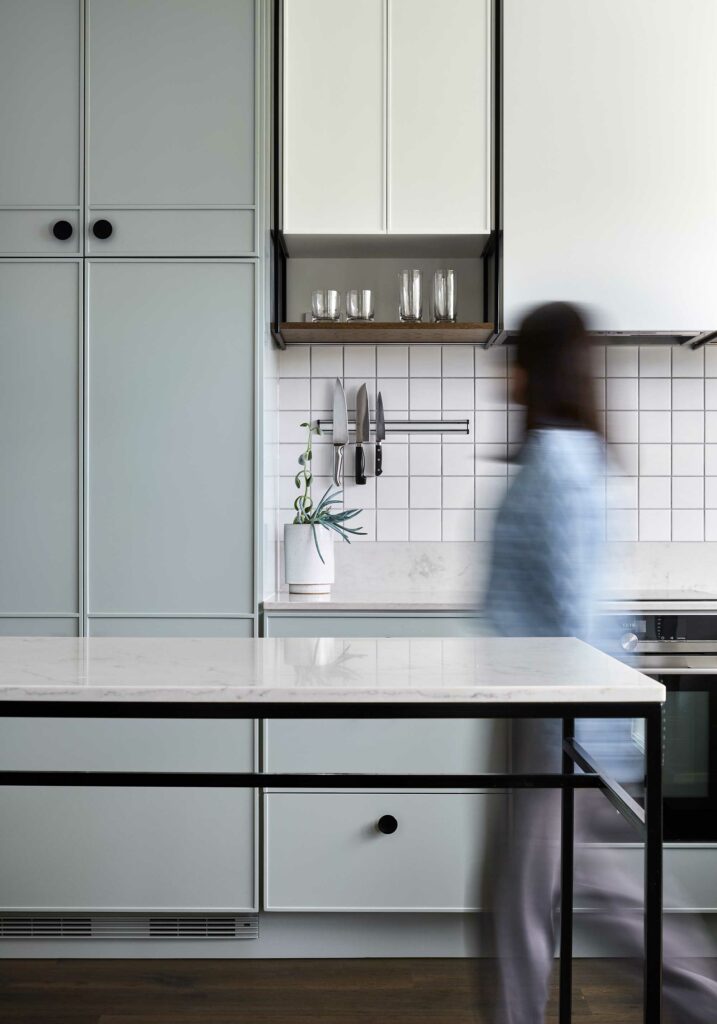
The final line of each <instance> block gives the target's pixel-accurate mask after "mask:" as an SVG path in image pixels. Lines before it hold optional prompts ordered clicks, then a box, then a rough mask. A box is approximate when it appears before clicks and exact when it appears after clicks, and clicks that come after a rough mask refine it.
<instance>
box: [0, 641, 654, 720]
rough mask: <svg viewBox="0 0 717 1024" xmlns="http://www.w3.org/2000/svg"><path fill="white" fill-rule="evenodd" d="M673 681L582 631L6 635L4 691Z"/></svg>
mask: <svg viewBox="0 0 717 1024" xmlns="http://www.w3.org/2000/svg"><path fill="white" fill-rule="evenodd" d="M664 699H665V689H664V687H663V686H662V685H661V684H660V683H657V682H655V681H654V680H652V679H649V678H648V677H647V676H644V675H642V673H640V672H638V671H637V670H636V669H634V668H630V667H629V666H627V665H624V664H622V663H621V662H619V661H616V660H615V659H613V658H611V657H609V656H608V655H606V654H603V653H602V652H600V651H597V650H595V649H594V648H592V647H590V646H588V645H587V644H585V643H583V642H582V641H580V640H575V639H571V638H528V637H521V638H511V639H506V638H499V637H478V638H463V637H460V638H450V639H427V638H420V639H418V638H415V639H414V638H411V639H404V638H400V639H384V638H382V639H334V638H322V639H306V638H300V639H293V638H292V639H265V640H240V639H190V638H182V639H174V638H172V639H129V638H111V639H110V638H99V637H98V638H91V639H66V638H49V637H40V638H38V637H5V638H0V701H8V700H16V701H17V700H29V701H38V702H47V701H58V700H63V701H86V700H92V701H106V702H114V701H148V702H153V701H154V702H162V703H164V702H167V701H175V702H178V701H185V702H197V703H204V702H212V701H215V702H232V703H233V702H245V703H252V704H253V703H256V704H263V703H270V702H282V703H283V702H286V703H291V704H305V703H308V704H311V703H314V704H316V703H321V702H325V703H336V704H345V705H351V704H354V703H375V704H379V705H380V704H382V703H389V702H392V703H399V702H415V703H421V704H425V703H436V704H446V703H451V702H456V701H471V702H473V701H474V702H476V703H477V704H482V703H484V704H511V703H519V702H530V703H534V704H555V705H559V704H561V703H563V702H566V703H572V702H588V701H589V702H597V703H604V702H613V701H616V702H627V701H630V702H636V701H637V702H643V701H644V702H650V703H652V702H656V701H663V700H664Z"/></svg>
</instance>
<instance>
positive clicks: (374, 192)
mask: <svg viewBox="0 0 717 1024" xmlns="http://www.w3.org/2000/svg"><path fill="white" fill-rule="evenodd" d="M384 4H385V0H291V2H290V3H287V4H284V216H283V224H284V231H285V232H286V233H287V234H326V235H329V234H371V233H377V232H382V231H385V229H386V224H385V216H384V207H385V145H384V137H385V117H384V97H385V94H384V20H385V7H384Z"/></svg>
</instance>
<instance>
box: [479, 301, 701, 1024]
mask: <svg viewBox="0 0 717 1024" xmlns="http://www.w3.org/2000/svg"><path fill="white" fill-rule="evenodd" d="M594 378H595V374H594V372H593V367H592V351H591V346H590V342H589V337H588V334H587V331H586V327H585V323H584V321H583V319H582V316H581V314H580V313H579V311H578V310H577V309H575V308H574V307H572V306H570V305H568V304H566V303H552V304H550V305H546V306H541V307H539V308H537V309H535V310H534V311H533V312H531V313H530V314H529V315H528V316H527V317H526V319H525V321H524V322H523V325H522V327H521V330H520V334H519V336H518V339H517V350H516V353H515V362H514V367H513V373H512V380H511V387H512V400H513V401H514V402H516V403H518V404H520V405H522V406H523V407H524V408H525V436H524V441H523V445H522V448H521V451H520V454H519V458H518V463H519V465H518V471H517V473H516V475H515V476H514V478H513V480H512V485H511V487H510V488H509V490H508V493H507V495H506V498H505V500H504V502H503V505H502V507H501V509H500V510H499V512H498V515H497V518H496V523H495V528H494V537H493V550H492V561H491V567H490V574H489V583H488V588H487V593H486V596H485V610H486V615H487V616H488V618H489V621H490V623H491V624H492V628H493V630H494V631H495V632H496V633H499V634H501V635H503V636H577V637H581V638H583V639H590V638H593V637H594V636H595V628H594V621H593V616H594V609H595V603H596V594H597V589H598V585H599V583H600V582H601V581H600V579H599V577H600V569H601V565H602V561H603V559H602V552H601V548H602V536H603V533H604V518H603V517H604V509H603V492H604V458H605V453H604V444H603V439H602V436H601V431H600V428H599V424H598V416H597V412H596V409H595V403H594ZM630 725H631V723H630V722H628V721H624V722H615V721H611V722H610V723H608V724H607V727H606V726H605V724H604V723H601V722H582V723H581V722H580V721H578V722H577V723H576V735H577V736H578V738H579V739H580V740H581V742H582V743H583V744H584V745H585V746H586V747H587V748H588V749H589V750H590V751H591V752H592V753H593V754H594V755H595V756H596V757H598V758H599V759H600V760H601V761H602V762H603V763H605V762H607V763H608V764H609V765H610V768H611V774H612V775H613V776H614V777H617V778H619V779H620V781H621V782H623V784H630V783H637V784H640V783H641V782H642V780H643V778H644V767H643V761H642V754H641V752H640V751H639V750H638V748H637V747H636V746H635V744H634V741H633V738H632V735H631V728H630ZM561 743H562V730H561V723H560V721H559V720H533V721H530V720H516V721H515V722H514V723H513V726H512V760H513V765H512V767H513V770H514V771H516V772H560V770H561ZM586 796H588V799H587V800H583V799H581V800H578V801H576V832H577V835H578V838H579V839H581V840H582V841H585V840H586V839H588V840H591V841H601V840H602V841H603V842H604V841H605V840H606V839H607V838H608V837H609V836H610V830H611V828H613V827H614V821H615V815H614V812H612V809H611V808H610V807H609V805H608V803H607V801H606V800H605V799H604V798H603V797H602V796H601V795H600V794H597V795H595V794H590V795H587V794H586ZM595 797H596V800H595V799H593V798H595ZM512 810H513V814H512V816H511V818H512V824H511V832H510V834H509V841H508V846H507V849H506V851H505V854H504V856H502V857H500V858H499V864H500V869H499V870H500V877H499V880H498V886H497V890H496V892H497V898H496V905H495V907H494V918H495V938H496V945H497V954H498V957H499V964H500V1007H499V1020H500V1021H501V1024H539V1022H540V1021H542V1020H543V1015H544V1011H545V1005H546V1002H547V996H548V985H549V981H550V975H551V971H552V964H553V957H554V953H555V947H556V924H557V911H558V909H559V893H560V889H559V878H560V848H559V837H560V794H559V792H558V791H557V790H533V791H529V790H517V791H515V793H514V795H513V806H512ZM630 838H632V837H630ZM580 872H581V866H580V859H579V858H578V859H577V860H576V873H575V891H576V897H577V898H579V899H581V900H582V899H584V898H585V897H586V895H587V896H589V898H590V901H591V905H592V907H593V908H594V909H595V910H597V911H598V912H603V919H604V920H606V921H607V922H608V924H609V927H611V928H614V929H615V931H616V932H618V933H619V938H620V940H621V942H622V944H623V947H624V945H625V943H627V944H628V945H629V947H630V948H631V955H632V956H636V957H639V956H641V953H642V922H641V916H640V915H639V914H637V913H635V910H636V909H639V907H640V904H641V893H640V892H638V891H636V888H635V885H634V884H633V883H630V882H629V881H628V880H627V879H625V878H624V877H620V872H619V869H617V868H614V867H613V866H610V868H609V873H606V874H605V875H602V872H601V875H602V878H603V881H601V880H600V879H599V878H597V877H595V874H594V873H593V875H592V876H591V877H590V878H581V875H580ZM581 890H582V891H581ZM591 920H592V921H595V920H596V919H595V918H592V919H591ZM593 927H595V926H593ZM674 946H675V943H674V942H672V943H671V942H670V940H669V936H667V935H666V936H665V1001H666V1004H667V1005H668V1007H670V1006H671V1008H673V1009H677V1011H678V1012H677V1018H676V1019H677V1020H678V1021H679V1022H680V1024H697V1022H700V1024H702V1022H704V1024H706V1022H707V1021H714V1020H717V1001H716V993H717V987H716V986H715V985H714V982H710V981H708V980H707V979H704V978H702V977H700V976H698V975H695V974H693V973H691V972H689V971H686V970H684V969H681V968H678V967H677V966H676V965H675V964H674V963H673V962H671V961H670V960H669V959H668V958H669V957H670V954H672V955H673V956H674V955H675V953H676V949H675V948H674ZM671 947H673V948H671Z"/></svg>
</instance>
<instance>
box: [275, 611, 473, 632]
mask: <svg viewBox="0 0 717 1024" xmlns="http://www.w3.org/2000/svg"><path fill="white" fill-rule="evenodd" d="M484 631H485V627H484V626H483V627H481V620H480V618H479V617H478V616H477V615H429V614H426V613H425V612H424V613H421V614H419V615H415V614H414V615H380V614H377V615H373V616H369V615H352V614H350V613H346V614H345V615H341V614H332V615H318V614H316V613H314V612H310V613H305V614H303V615H302V614H297V613H296V612H293V613H286V614H283V613H278V612H269V613H267V614H266V615H265V616H264V634H265V635H266V636H281V637H302V636H303V637H323V636H337V637H345V636H358V637H383V636H389V637H404V636H406V637H412V636H424V637H425V636H438V637H441V636H476V635H480V633H481V632H484Z"/></svg>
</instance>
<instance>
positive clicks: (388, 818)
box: [376, 814, 398, 836]
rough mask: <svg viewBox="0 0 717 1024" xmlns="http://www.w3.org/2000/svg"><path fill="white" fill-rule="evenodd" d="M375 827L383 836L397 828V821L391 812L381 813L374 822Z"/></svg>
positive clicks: (390, 833)
mask: <svg viewBox="0 0 717 1024" xmlns="http://www.w3.org/2000/svg"><path fill="white" fill-rule="evenodd" d="M376 828H377V829H378V830H379V832H383V834H384V835H385V836H391V835H393V833H394V832H395V831H396V829H397V828H398V822H397V821H396V819H395V818H394V816H393V815H392V814H382V815H381V817H380V818H379V819H378V822H377V823H376Z"/></svg>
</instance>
